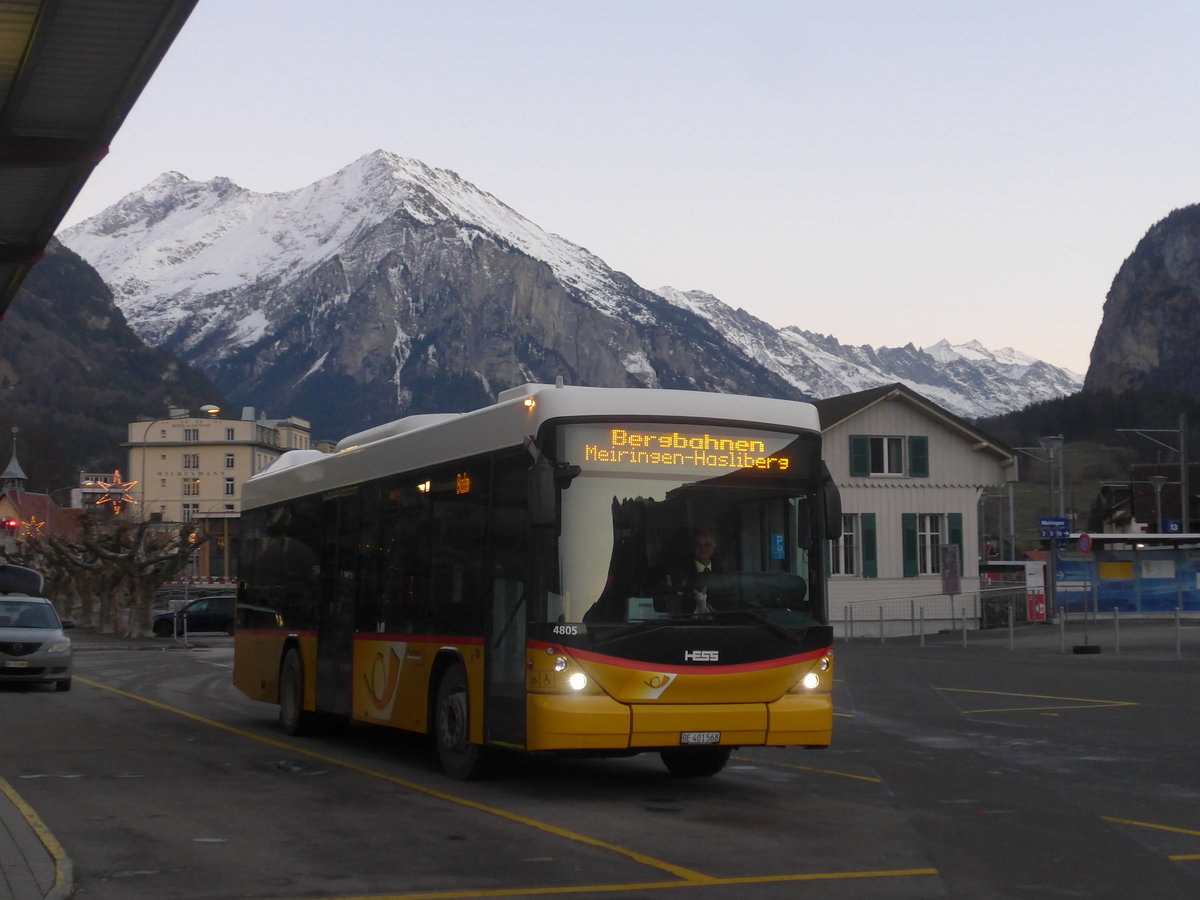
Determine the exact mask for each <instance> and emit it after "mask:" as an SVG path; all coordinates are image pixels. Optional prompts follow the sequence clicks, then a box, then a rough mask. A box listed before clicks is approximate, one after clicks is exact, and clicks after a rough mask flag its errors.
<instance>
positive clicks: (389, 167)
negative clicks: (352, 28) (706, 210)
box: [59, 151, 1082, 436]
mask: <svg viewBox="0 0 1200 900" xmlns="http://www.w3.org/2000/svg"><path fill="white" fill-rule="evenodd" d="M59 237H60V239H61V240H62V242H63V243H64V244H66V245H67V246H68V247H69V248H71V249H72V250H74V251H75V252H76V253H78V254H79V255H80V256H82V257H83V258H84V259H85V260H87V261H88V262H89V263H90V264H91V265H92V266H94V267H95V268H96V269H97V271H99V273H100V274H101V276H102V277H103V278H104V280H105V281H106V282H107V283H108V284H109V285H110V287H111V288H112V290H113V293H114V297H115V299H116V302H117V304H118V305H119V306H120V307H121V309H122V311H123V312H124V313H125V316H126V318H127V319H128V321H129V323H130V325H131V326H132V327H133V329H134V330H135V331H136V332H137V333H138V334H139V335H140V336H141V337H142V338H143V339H144V340H146V341H147V342H148V343H151V344H153V345H156V346H159V347H163V348H165V349H169V350H172V351H174V352H175V353H177V354H179V355H180V356H181V357H183V358H184V359H185V360H186V361H188V362H190V363H192V364H193V365H196V366H198V367H200V368H201V369H203V370H204V371H205V372H207V373H208V374H209V375H210V376H211V377H212V378H213V380H214V381H215V382H216V384H217V385H218V386H219V387H220V388H221V389H222V390H224V391H225V392H226V394H228V395H229V396H230V398H231V399H232V400H234V401H235V402H240V403H245V404H246V405H253V406H258V407H269V408H271V409H274V410H277V411H280V412H284V413H288V414H295V415H302V416H305V417H307V418H310V419H312V420H313V423H314V429H315V430H316V431H317V433H319V434H322V435H330V436H332V435H337V434H340V433H346V432H348V431H354V430H358V429H361V428H363V427H367V426H369V425H372V424H376V423H378V422H382V421H387V420H389V419H392V418H395V417H396V416H398V415H403V414H406V413H415V412H427V411H445V410H452V409H469V408H473V407H476V406H479V405H481V404H483V403H488V402H491V401H492V400H494V398H495V394H496V393H497V392H498V391H500V390H502V389H504V388H506V387H509V386H512V385H514V384H518V383H521V382H524V381H529V380H552V379H553V378H554V377H555V376H556V375H562V376H564V377H565V378H566V379H567V380H568V381H570V382H572V383H577V384H593V385H614V386H640V387H677V388H691V389H701V390H718V391H725V392H736V393H750V394H761V395H769V396H781V397H792V398H801V397H826V396H832V395H835V394H840V393H846V392H849V391H853V390H859V389H862V388H865V387H872V386H876V385H879V384H886V383H891V382H894V381H903V382H905V383H906V384H908V385H909V386H911V387H913V388H914V389H915V390H918V391H920V392H921V393H923V394H925V395H926V396H928V397H930V399H932V400H934V401H936V402H938V403H940V404H942V405H943V406H945V407H947V408H948V409H950V410H951V411H952V412H955V413H958V414H960V415H964V416H978V415H985V414H992V413H999V412H1004V411H1007V410H1010V409H1015V408H1019V407H1021V406H1024V405H1026V404H1027V403H1029V402H1030V401H1031V400H1039V399H1045V398H1047V397H1053V396H1060V395H1062V394H1066V393H1072V392H1074V391H1076V390H1078V387H1079V384H1080V383H1081V381H1082V379H1081V377H1079V376H1073V375H1072V374H1071V373H1068V372H1065V371H1063V370H1061V369H1055V368H1054V367H1051V366H1047V365H1046V364H1045V363H1041V362H1038V361H1036V360H1031V359H1028V358H1025V357H1022V356H1020V355H1019V354H1016V353H1014V352H1012V351H1009V350H1005V351H1001V352H1000V353H992V352H990V351H988V350H986V349H985V348H983V347H981V346H979V345H976V344H970V345H964V346H962V347H953V348H952V347H950V346H949V345H947V344H945V343H944V342H943V343H942V344H938V345H936V346H935V347H933V348H930V351H929V352H924V351H921V350H918V349H916V348H915V347H912V346H911V345H909V346H907V347H903V348H900V349H898V350H889V349H886V348H884V349H881V350H878V351H877V350H874V349H872V348H870V347H843V346H842V345H840V344H839V343H838V342H837V341H836V340H834V339H833V338H829V337H824V336H822V335H815V334H811V333H808V332H804V331H801V330H800V329H798V328H793V327H789V328H784V329H781V330H776V329H774V328H772V327H771V326H769V325H768V324H766V323H765V322H762V321H761V320H759V319H756V318H754V317H753V316H751V315H749V314H748V313H746V312H744V311H743V310H740V309H733V308H732V307H730V306H729V305H727V304H725V303H723V302H722V301H720V300H718V299H717V298H715V297H712V296H711V295H708V294H704V293H702V292H697V291H691V292H687V293H682V292H679V291H675V290H672V289H670V288H663V289H661V290H660V291H659V292H657V293H656V292H652V291H648V290H645V289H644V288H642V287H641V286H639V285H637V284H636V283H634V282H633V280H632V279H630V278H629V277H628V276H626V275H625V274H623V273H621V272H618V271H615V270H613V269H612V268H610V267H609V266H608V265H607V264H606V263H605V262H604V261H603V260H601V259H599V258H598V257H596V256H595V255H594V254H592V253H589V252H588V251H587V250H585V249H584V248H582V247H579V246H577V245H575V244H572V243H571V242H570V241H568V240H565V239H564V238H561V237H559V236H558V235H554V234H550V233H547V232H545V231H544V230H542V229H541V228H539V227H538V226H537V225H535V224H534V223H532V222H530V221H529V220H528V219H525V218H524V217H523V216H521V215H520V214H519V213H517V212H516V211H514V210H512V209H511V208H509V207H508V206H506V205H505V204H504V203H502V202H501V201H500V200H498V199H497V198H496V197H493V196H492V195H491V194H488V193H486V192H484V191H482V190H480V189H479V188H477V187H475V186H474V185H472V184H470V183H468V182H466V181H464V180H463V179H462V178H460V177H459V176H458V175H456V174H454V173H453V172H449V171H446V170H444V169H433V168H431V167H429V166H427V165H425V164H424V163H422V162H419V161H417V160H412V159H404V158H402V157H399V156H396V155H395V154H392V153H388V152H384V151H376V152H374V153H371V154H368V155H366V156H364V157H362V158H360V159H358V160H357V161H355V162H354V163H352V164H350V165H349V166H346V167H345V168H343V169H342V170H340V171H339V172H336V173H334V174H333V175H331V176H329V177H327V178H324V179H322V180H320V181H318V182H316V183H314V184H312V185H309V186H308V187H305V188H301V189H299V190H295V191H289V192H282V193H273V194H259V193H254V192H252V191H248V190H246V189H244V188H241V187H239V186H237V185H235V184H234V183H233V182H231V181H229V180H228V179H226V178H215V179H213V180H211V181H208V182H196V181H191V180H189V179H188V178H186V177H184V176H183V175H180V174H179V173H175V172H171V173H167V174H164V175H161V176H159V177H158V178H157V179H155V180H154V181H153V182H151V183H150V184H148V185H146V186H145V187H144V188H142V189H141V190H140V191H137V192H135V193H133V194H130V195H129V196H127V197H125V198H124V199H122V200H121V201H119V202H118V203H116V204H115V205H113V206H112V207H109V208H108V209H106V210H105V211H104V212H102V213H100V214H98V215H96V216H94V217H92V218H90V219H87V220H85V221H83V222H81V223H79V224H77V225H75V226H73V227H71V228H69V229H66V230H65V231H63V232H62V233H61V234H60V235H59Z"/></svg>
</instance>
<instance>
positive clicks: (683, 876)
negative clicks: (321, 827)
mask: <svg viewBox="0 0 1200 900" xmlns="http://www.w3.org/2000/svg"><path fill="white" fill-rule="evenodd" d="M75 681H77V682H80V683H82V684H86V685H88V686H89V687H94V688H98V689H99V690H102V691H108V692H109V693H111V694H116V695H117V696H119V697H124V698H126V699H128V700H134V701H137V702H138V703H144V704H146V705H147V706H152V707H154V708H155V709H161V710H163V711H164V712H169V713H173V714H174V715H177V716H182V717H183V718H185V719H189V720H191V721H193V722H197V723H199V724H201V725H207V726H209V727H211V728H215V729H217V730H219V731H224V732H226V733H228V734H233V735H237V736H238V737H242V738H247V739H249V740H252V741H256V742H258V743H260V744H266V745H267V746H269V747H275V748H277V749H280V750H286V751H288V752H291V753H296V754H299V755H301V756H306V757H308V758H309V759H315V760H319V761H320V762H323V763H328V764H329V765H332V766H339V767H341V768H343V769H347V770H349V771H352V772H357V773H359V774H360V775H366V776H368V777H370V778H378V779H379V780H381V781H386V782H388V783H390V784H394V785H397V786H398V787H402V788H405V789H406V790H410V791H413V792H415V793H418V794H424V795H425V796H427V797H433V798H435V799H438V800H443V801H445V802H447V803H454V804H456V805H458V806H463V807H466V808H467V809H473V810H475V811H477V812H485V813H490V814H491V815H494V816H498V817H499V818H501V819H506V820H508V821H509V822H515V823H517V824H520V825H526V826H528V827H530V828H533V829H536V830H538V831H541V832H544V833H546V834H551V835H554V836H555V837H561V838H566V839H567V840H570V841H575V842H576V843H580V844H586V845H587V846H590V847H595V848H598V849H600V850H607V851H608V852H610V853H615V854H617V855H618V856H624V857H625V858H627V859H630V860H633V861H634V862H636V863H640V864H642V865H645V866H649V867H651V868H655V869H660V870H662V871H664V872H667V873H669V874H671V875H674V876H675V877H676V878H679V879H680V881H668V882H661V883H657V882H656V883H652V884H648V885H626V884H613V885H605V886H597V885H587V886H572V887H556V888H533V889H530V888H512V889H507V888H506V889H499V890H491V891H468V892H435V893H421V894H376V895H370V896H358V895H356V896H355V897H354V900H399V898H403V900H419V898H431V900H432V898H436V900H448V898H454V897H520V896H533V895H540V894H570V893H576V894H581V893H596V892H618V891H632V890H650V889H658V888H663V889H667V888H679V887H695V886H697V885H729V884H766V883H772V882H774V883H778V882H788V881H833V880H845V879H855V878H907V877H913V876H918V875H936V874H938V872H937V869H889V870H879V871H870V872H821V873H807V874H801V875H768V876H749V877H743V878H715V877H713V876H711V875H705V874H704V873H703V872H697V871H695V870H693V869H688V868H686V867H684V866H677V865H675V864H674V863H669V862H667V861H665V860H661V859H655V858H654V857H652V856H647V855H646V854H644V853H639V852H637V851H636V850H630V849H628V848H626V847H621V846H618V845H616V844H610V843H609V842H608V841H602V840H600V839H598V838H593V837H588V836H587V835H585V834H580V833H578V832H575V831H569V830H568V829H565V828H559V827H558V826H557V825H551V824H549V823H548V822H539V821H538V820H537V819H531V818H529V817H528V816H523V815H520V814H519V813H513V812H508V811H506V810H503V809H499V808H498V807H495V806H488V805H487V804H484V803H478V802H476V801H474V800H468V799H467V798H466V797H460V796H457V795H455V794H449V793H447V792H445V791H440V790H438V789H436V788H431V787H427V786H426V785H423V784H418V783H417V782H415V781H409V780H408V779H405V778H398V777H396V776H394V775H389V774H387V773H386V772H380V771H378V770H377V769H371V768H368V767H366V766H361V765H359V764H357V763H352V762H349V761H347V760H344V759H340V758H338V757H335V756H329V755H327V754H324V753H319V752H317V751H315V750H308V749H305V748H303V747H299V746H297V745H295V744H290V743H288V742H287V741H281V740H277V739H275V738H270V737H266V736H265V735H260V734H255V733H254V732H252V731H247V730H245V729H244V728H237V727H235V726H233V725H226V724H225V723H224V722H218V721H217V720H215V719H209V718H206V717H205V716H201V715H197V714H196V713H192V712H188V711H187V710H185V709H180V708H179V707H177V706H172V705H170V704H169V703H163V702H162V701H159V700H152V699H150V698H149V697H143V696H141V695H140V694H134V693H132V692H131V691H125V690H122V689H120V688H115V687H112V686H111V685H107V684H104V683H102V682H99V681H94V680H92V679H91V678H84V677H82V676H80V675H76V676H75ZM327 900H335V898H327Z"/></svg>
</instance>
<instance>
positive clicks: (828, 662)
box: [821, 656, 833, 672]
mask: <svg viewBox="0 0 1200 900" xmlns="http://www.w3.org/2000/svg"><path fill="white" fill-rule="evenodd" d="M832 665H833V660H832V659H830V658H829V657H828V656H822V657H821V671H822V672H828V671H829V667H830V666H832Z"/></svg>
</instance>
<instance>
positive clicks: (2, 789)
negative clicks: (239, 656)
mask: <svg viewBox="0 0 1200 900" xmlns="http://www.w3.org/2000/svg"><path fill="white" fill-rule="evenodd" d="M231 640H232V638H228V637H224V636H221V637H216V636H210V635H204V636H200V637H197V638H196V639H195V640H193V641H190V642H189V643H188V644H186V645H185V644H184V643H183V642H182V641H177V640H174V639H169V638H157V637H144V638H126V637H120V636H118V635H112V634H96V633H94V632H85V631H75V632H71V643H72V645H73V647H74V649H75V651H76V652H88V651H89V650H158V651H165V650H186V649H189V647H203V646H206V645H210V644H223V645H227V644H228V642H229V641H231ZM74 889H75V880H74V869H73V866H72V864H71V860H70V857H68V856H67V854H66V851H65V850H64V849H63V848H62V846H61V845H60V844H59V843H58V841H57V840H56V839H55V837H54V835H53V834H51V833H50V830H49V829H48V828H47V827H46V825H45V823H43V822H42V820H41V819H40V818H39V817H38V814H37V812H36V811H34V809H33V808H32V807H31V806H29V804H28V803H26V802H25V801H24V800H23V799H22V797H21V795H20V794H19V793H18V792H17V790H16V788H15V787H14V786H13V785H12V784H11V783H10V782H8V781H6V780H5V779H4V778H3V777H0V900H65V898H67V897H70V896H71V893H72V892H73V891H74Z"/></svg>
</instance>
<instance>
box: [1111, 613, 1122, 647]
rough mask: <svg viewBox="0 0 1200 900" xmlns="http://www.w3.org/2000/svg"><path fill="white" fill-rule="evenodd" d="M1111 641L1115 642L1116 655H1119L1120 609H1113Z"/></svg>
mask: <svg viewBox="0 0 1200 900" xmlns="http://www.w3.org/2000/svg"><path fill="white" fill-rule="evenodd" d="M1113 641H1115V642H1116V645H1117V647H1116V650H1117V655H1118V656H1120V655H1121V607H1119V606H1114V607H1113Z"/></svg>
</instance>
